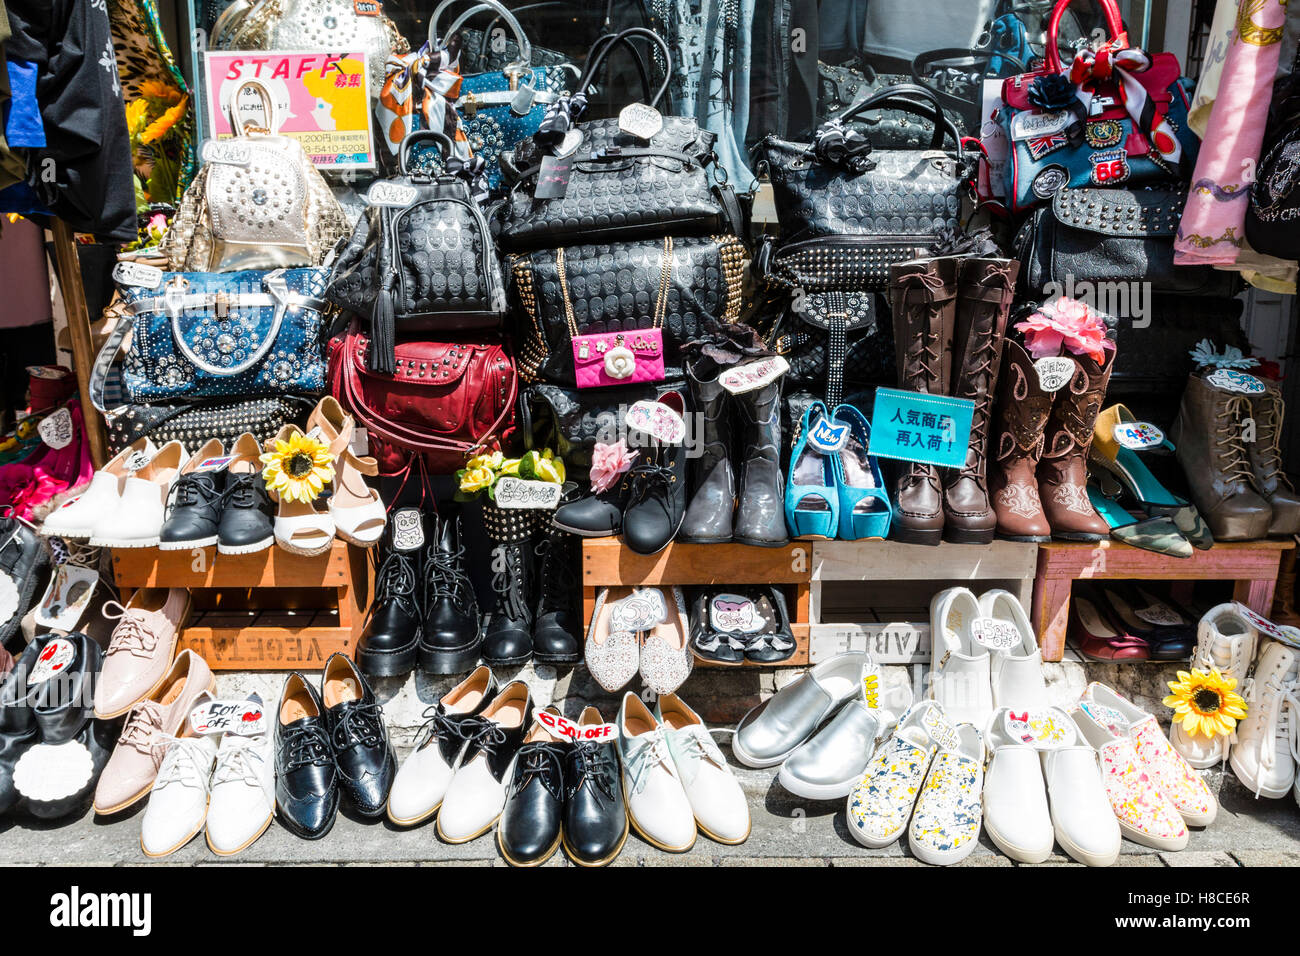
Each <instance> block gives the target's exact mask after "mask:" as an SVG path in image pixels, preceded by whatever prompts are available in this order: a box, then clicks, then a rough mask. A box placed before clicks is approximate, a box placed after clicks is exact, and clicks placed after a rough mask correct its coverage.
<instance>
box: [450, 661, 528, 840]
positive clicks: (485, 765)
mask: <svg viewBox="0 0 1300 956" xmlns="http://www.w3.org/2000/svg"><path fill="white" fill-rule="evenodd" d="M532 722H533V699H532V696H531V694H529V691H528V685H527V684H525V683H524V682H523V681H518V680H517V681H512V682H511V683H509V684H507V685H506V686H505V687H503V688H501V692H500V693H499V694H497V696H496V697H495V698H493V700H492V703H490V704H488V705H487V707H486V708H484V710H483V712H482V713H481V714H479V715H478V716H477V717H469V718H466V720H464V721H463V722H462V723H461V726H460V730H461V732H462V733H463V734H464V736H465V750H464V752H463V753H462V754H461V755H460V761H459V763H458V764H457V765H456V773H455V775H454V776H453V777H452V778H451V784H450V785H449V786H448V787H447V795H446V796H445V797H444V798H443V801H442V807H441V808H440V809H439V810H438V826H437V832H438V838H439V839H441V840H442V841H443V842H444V843H468V842H469V841H470V840H473V839H474V838H475V837H478V836H481V835H482V834H484V833H487V831H488V830H490V829H492V824H494V823H496V822H497V819H498V818H499V817H500V816H501V810H502V809H503V808H504V807H505V805H506V789H507V788H508V787H509V786H510V778H511V774H512V773H513V767H514V758H515V754H516V753H517V752H518V750H519V745H520V744H521V743H522V742H523V739H524V735H525V734H526V733H528V730H529V726H530V725H531V724H532Z"/></svg>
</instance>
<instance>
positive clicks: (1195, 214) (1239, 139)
mask: <svg viewBox="0 0 1300 956" xmlns="http://www.w3.org/2000/svg"><path fill="white" fill-rule="evenodd" d="M1285 21H1286V6H1285V5H1284V4H1283V3H1282V2H1281V0H1240V3H1239V5H1238V7H1237V29H1236V32H1235V33H1234V35H1233V38H1232V42H1231V44H1230V45H1229V47H1228V55H1227V58H1226V59H1225V60H1224V63H1223V75H1222V77H1221V79H1220V81H1219V89H1218V96H1217V98H1216V99H1215V101H1214V107H1213V108H1212V110H1211V112H1210V122H1209V126H1208V127H1207V129H1206V135H1205V142H1204V144H1203V145H1202V146H1201V152H1200V156H1199V157H1198V158H1197V161H1196V171H1195V173H1193V175H1192V187H1191V191H1190V192H1189V194H1188V197H1187V206H1186V208H1185V209H1184V210H1183V218H1182V221H1181V223H1180V224H1179V227H1178V237H1177V239H1176V240H1175V241H1174V262H1175V263H1176V264H1178V265H1212V266H1219V267H1220V268H1223V267H1232V266H1234V265H1236V264H1237V260H1238V258H1239V256H1240V254H1241V251H1242V246H1243V243H1244V239H1243V237H1242V227H1243V225H1244V223H1245V220H1246V198H1247V196H1248V195H1249V193H1250V181H1251V180H1252V179H1253V178H1254V171H1255V164H1256V163H1257V162H1258V161H1259V151H1260V147H1261V145H1262V144H1263V142H1264V127H1265V125H1266V124H1267V122H1268V104H1269V98H1270V93H1271V91H1272V88H1273V77H1274V75H1275V73H1276V72H1277V63H1278V54H1279V51H1280V49H1281V46H1280V44H1281V41H1282V26H1283V23H1284V22H1285Z"/></svg>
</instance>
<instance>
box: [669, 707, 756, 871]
mask: <svg viewBox="0 0 1300 956" xmlns="http://www.w3.org/2000/svg"><path fill="white" fill-rule="evenodd" d="M655 719H656V720H658V721H659V722H660V723H661V724H663V726H664V735H665V737H667V739H668V752H669V754H671V755H672V758H673V764H674V765H675V766H676V767H677V774H678V777H679V778H680V779H681V781H682V789H683V790H685V791H686V799H687V800H689V801H690V804H691V811H692V812H693V813H694V814H695V822H696V823H697V824H698V825H699V828H700V830H702V831H703V833H704V835H705V836H707V837H708V838H709V839H710V840H716V841H717V842H718V843H727V844H731V845H735V844H737V843H744V842H745V841H746V840H747V839H749V830H750V819H749V802H748V801H747V800H746V799H745V791H744V790H743V789H742V788H741V786H740V781H739V780H737V779H736V777H735V774H733V773H732V772H731V768H730V767H729V766H727V761H726V759H725V758H724V757H723V756H722V751H721V750H719V749H718V745H717V744H716V743H714V742H713V737H712V736H710V735H709V728H708V727H706V726H705V725H704V721H702V720H700V717H699V715H698V714H697V713H695V711H693V710H691V708H689V707H687V706H686V704H685V702H683V701H682V699H681V698H680V697H678V696H677V695H676V694H664V695H662V696H661V697H660V698H659V700H658V702H657V703H656V705H655Z"/></svg>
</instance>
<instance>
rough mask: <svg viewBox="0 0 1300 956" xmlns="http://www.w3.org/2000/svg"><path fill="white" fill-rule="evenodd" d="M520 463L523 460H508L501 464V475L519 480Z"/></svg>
mask: <svg viewBox="0 0 1300 956" xmlns="http://www.w3.org/2000/svg"><path fill="white" fill-rule="evenodd" d="M520 461H521V459H519V458H507V459H506V460H505V461H503V462H501V469H500V471H501V474H503V475H510V476H512V477H514V478H518V477H519V463H520Z"/></svg>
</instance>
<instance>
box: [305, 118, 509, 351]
mask: <svg viewBox="0 0 1300 956" xmlns="http://www.w3.org/2000/svg"><path fill="white" fill-rule="evenodd" d="M425 140H432V141H435V142H437V143H438V145H439V146H440V147H441V148H442V149H443V151H444V152H443V155H444V156H450V155H451V140H449V139H448V138H447V136H446V135H445V134H443V133H439V132H436V131H434V130H418V131H416V132H413V133H410V134H408V135H407V136H406V137H405V138H404V139H403V141H402V145H401V148H400V149H399V151H398V161H399V164H400V167H401V175H399V176H398V177H396V178H394V179H387V180H378V181H376V182H374V183H372V184H371V185H370V189H369V190H368V191H367V193H366V204H367V207H368V208H367V209H366V211H365V213H364V214H363V215H362V216H361V218H360V219H359V220H358V221H357V225H356V228H355V229H354V230H353V231H352V235H351V236H350V237H349V238H348V239H347V240H346V242H345V243H343V244H341V245H342V248H341V250H340V251H339V254H338V257H337V259H336V260H335V262H334V266H333V274H332V275H331V277H330V282H329V285H328V286H327V287H326V289H325V296H326V298H327V299H329V301H330V302H332V303H334V304H335V305H337V306H339V307H341V308H343V309H347V310H348V311H350V312H356V313H359V314H361V315H364V316H369V317H370V335H371V348H370V353H369V362H370V368H371V370H372V371H376V372H381V373H385V374H391V373H392V372H393V370H394V368H395V365H394V362H395V357H394V351H393V350H394V346H395V343H396V332H397V329H398V327H400V328H401V329H402V330H403V331H420V332H430V331H431V332H440V333H446V332H463V331H468V330H478V329H489V328H496V327H498V326H499V325H500V324H501V321H502V319H503V318H504V317H505V311H506V296H505V286H504V284H503V282H502V277H501V264H500V262H499V260H498V259H497V254H496V247H495V244H494V243H493V241H492V234H491V232H490V231H489V229H488V223H487V219H486V218H485V217H484V215H483V212H482V211H481V210H480V209H479V205H478V202H477V200H475V198H474V196H473V194H472V188H471V180H472V179H473V174H472V173H471V171H470V169H469V167H468V166H467V165H465V164H462V163H460V162H459V161H458V160H455V159H453V160H450V161H448V163H447V169H446V170H444V171H442V172H438V173H432V172H428V171H409V170H408V166H407V161H408V158H409V156H410V152H411V149H412V148H413V147H414V146H415V145H417V144H418V143H419V142H421V141H425Z"/></svg>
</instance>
